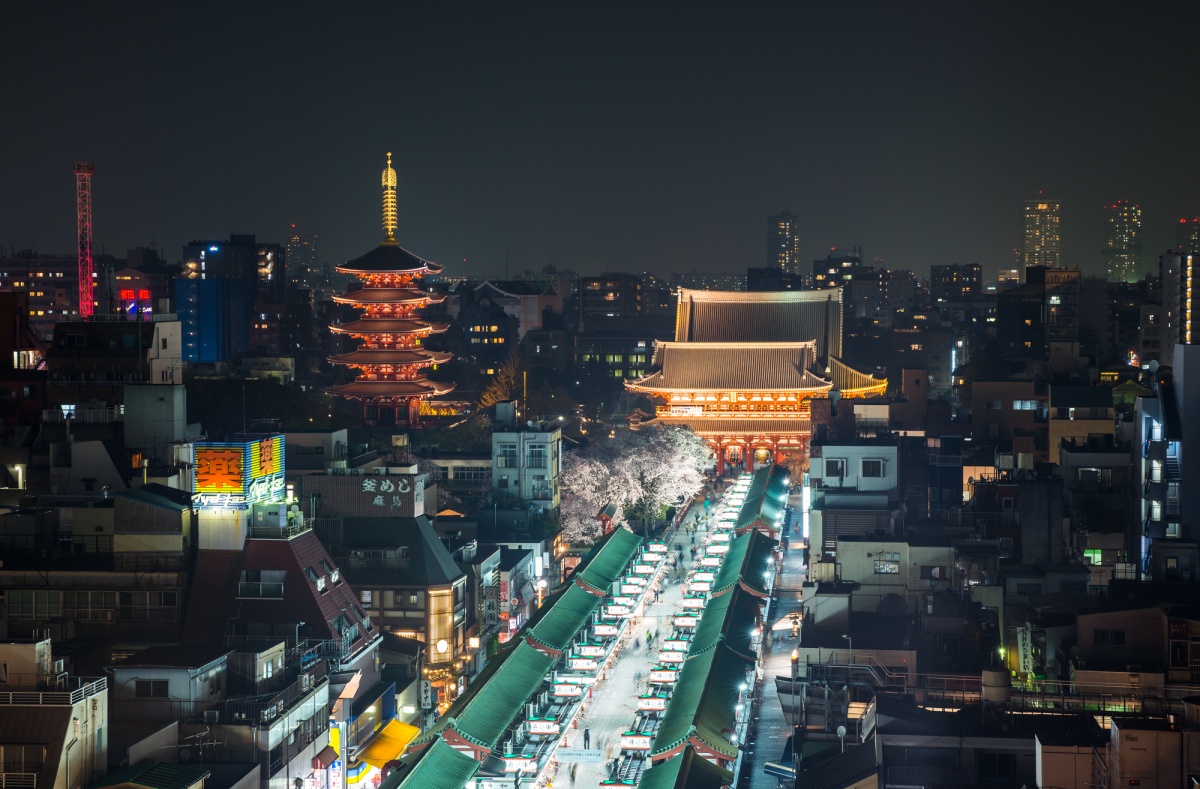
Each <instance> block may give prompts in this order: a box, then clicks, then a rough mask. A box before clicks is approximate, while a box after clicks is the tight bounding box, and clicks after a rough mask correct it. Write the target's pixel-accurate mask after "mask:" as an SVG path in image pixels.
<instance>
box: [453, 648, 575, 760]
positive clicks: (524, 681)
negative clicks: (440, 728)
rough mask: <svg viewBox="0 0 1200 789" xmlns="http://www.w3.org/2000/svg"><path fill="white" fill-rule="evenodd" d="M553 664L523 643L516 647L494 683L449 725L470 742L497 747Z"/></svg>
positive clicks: (469, 702)
mask: <svg viewBox="0 0 1200 789" xmlns="http://www.w3.org/2000/svg"><path fill="white" fill-rule="evenodd" d="M553 665H554V658H552V657H550V656H549V655H547V654H545V653H544V652H539V651H538V650H536V649H534V648H533V647H531V646H529V644H526V643H524V642H522V643H520V644H517V648H516V649H514V650H513V652H512V654H511V655H509V657H508V659H507V660H505V661H504V664H503V665H502V666H500V668H499V669H498V670H497V671H496V673H495V674H494V675H493V676H492V678H491V681H489V682H487V683H486V684H485V685H483V687H481V688H479V690H478V691H477V692H476V693H475V695H474V696H473V697H472V698H471V700H470V701H468V702H467V704H466V706H465V707H464V708H463V711H462V714H461V715H459V716H458V717H457V718H454V719H452V720H451V722H450V723H449V724H448V726H449V727H450V728H453V729H454V730H455V731H456V732H458V733H459V734H460V735H462V737H463V739H465V740H466V741H467V742H470V743H474V744H475V745H478V746H480V747H483V748H495V747H496V743H498V742H500V738H501V737H503V736H504V732H506V731H507V730H508V727H509V726H510V725H512V722H513V719H514V718H516V717H517V715H519V714H520V713H521V710H522V708H523V707H524V706H525V702H527V701H528V700H529V697H530V696H532V695H533V694H534V692H535V691H537V689H538V687H540V686H541V684H542V681H543V680H545V679H546V672H548V671H549V670H550V667H551V666H553Z"/></svg>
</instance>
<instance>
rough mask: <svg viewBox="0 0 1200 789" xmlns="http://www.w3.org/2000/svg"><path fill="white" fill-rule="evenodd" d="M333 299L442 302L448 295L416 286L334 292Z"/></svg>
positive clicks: (372, 302)
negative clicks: (429, 291)
mask: <svg viewBox="0 0 1200 789" xmlns="http://www.w3.org/2000/svg"><path fill="white" fill-rule="evenodd" d="M333 300H334V301H335V302H337V303H338V304H424V303H428V304H441V303H442V302H443V301H445V300H446V297H445V296H443V295H442V294H440V293H426V292H425V291H423V290H417V289H416V288H361V289H359V290H355V291H351V292H349V293H337V294H334V296H333Z"/></svg>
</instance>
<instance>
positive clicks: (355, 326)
mask: <svg viewBox="0 0 1200 789" xmlns="http://www.w3.org/2000/svg"><path fill="white" fill-rule="evenodd" d="M448 328H450V324H448V323H429V322H427V321H422V320H409V319H407V318H359V319H358V320H356V321H350V322H349V323H334V324H331V325H330V327H329V330H330V331H332V332H334V333H335V334H362V335H367V334H440V333H441V332H444V331H446V329H448Z"/></svg>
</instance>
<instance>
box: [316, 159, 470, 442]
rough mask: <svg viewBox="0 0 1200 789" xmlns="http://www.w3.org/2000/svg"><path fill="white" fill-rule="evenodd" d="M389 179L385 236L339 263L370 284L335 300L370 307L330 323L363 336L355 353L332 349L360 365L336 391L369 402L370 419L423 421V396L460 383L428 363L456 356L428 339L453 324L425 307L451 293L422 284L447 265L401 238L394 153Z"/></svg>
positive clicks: (338, 359)
mask: <svg viewBox="0 0 1200 789" xmlns="http://www.w3.org/2000/svg"><path fill="white" fill-rule="evenodd" d="M382 184H383V232H384V240H383V243H381V244H380V245H379V246H378V247H376V248H375V249H373V250H371V251H370V252H368V253H367V254H365V255H362V256H361V257H357V258H355V259H354V260H351V261H349V262H346V263H343V264H341V265H340V266H338V267H337V272H338V273H339V274H350V275H353V276H354V277H357V278H358V280H359V282H360V283H362V284H361V287H359V288H357V289H355V290H351V291H349V292H348V293H343V294H339V295H336V296H334V297H333V300H334V301H335V302H337V303H339V304H347V305H350V306H353V307H355V308H356V309H360V310H362V314H361V315H360V316H359V317H358V319H357V320H354V321H351V322H349V323H338V324H334V325H332V326H330V327H329V328H330V330H332V331H333V332H334V333H335V334H342V335H349V336H350V337H353V338H354V339H355V340H358V346H357V347H356V348H355V349H354V350H352V351H350V352H349V353H341V354H338V355H336V356H331V357H329V361H331V362H333V363H334V364H342V365H346V366H347V367H350V368H352V369H354V370H355V371H356V372H357V376H356V378H355V379H354V380H353V381H351V382H350V383H347V384H342V385H340V386H334V387H333V388H331V389H330V390H329V392H330V393H331V394H335V395H339V396H341V397H345V398H348V399H351V400H357V401H359V402H360V403H362V406H363V419H364V420H365V421H366V422H367V423H368V424H375V425H379V426H387V425H400V424H403V425H408V426H416V425H419V424H420V421H421V401H423V400H428V399H430V398H433V397H437V396H439V395H443V394H446V393H447V392H450V391H452V390H453V389H454V384H453V383H443V382H439V381H431V380H429V379H428V378H427V377H426V375H425V371H426V370H427V369H428V368H430V367H433V366H436V365H439V364H445V363H446V362H448V361H450V354H449V353H447V352H444V351H431V350H428V349H427V348H426V347H425V340H426V339H427V338H428V337H429V336H430V335H433V334H440V333H441V332H444V331H446V329H447V328H449V325H448V324H445V323H431V322H429V321H426V320H424V319H423V318H422V317H421V311H422V310H423V309H424V308H426V307H428V306H429V305H430V304H435V303H440V302H441V301H442V300H443V299H444V298H445V297H444V296H439V295H436V294H432V293H427V292H426V291H424V290H421V288H420V285H421V279H422V278H423V277H424V276H425V275H426V274H430V273H434V274H436V273H438V272H440V271H441V270H442V267H441V266H439V265H438V264H436V263H431V262H430V261H428V260H424V259H422V258H419V257H417V256H416V255H414V254H413V253H411V252H409V251H408V250H406V249H404V248H403V247H401V246H400V243H399V242H398V241H397V240H396V229H397V227H398V224H399V223H398V221H397V219H398V215H397V211H396V171H395V170H394V169H392V155H391V154H390V153H389V154H388V155H387V167H386V168H385V169H384V171H383V179H382Z"/></svg>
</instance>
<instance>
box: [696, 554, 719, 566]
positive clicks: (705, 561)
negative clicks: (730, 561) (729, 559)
mask: <svg viewBox="0 0 1200 789" xmlns="http://www.w3.org/2000/svg"><path fill="white" fill-rule="evenodd" d="M700 565H701V566H702V567H720V566H721V557H720V556H705V557H704V558H702V559H701V560H700Z"/></svg>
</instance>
